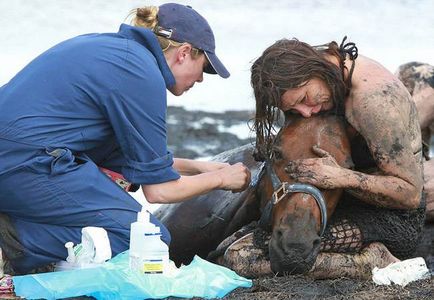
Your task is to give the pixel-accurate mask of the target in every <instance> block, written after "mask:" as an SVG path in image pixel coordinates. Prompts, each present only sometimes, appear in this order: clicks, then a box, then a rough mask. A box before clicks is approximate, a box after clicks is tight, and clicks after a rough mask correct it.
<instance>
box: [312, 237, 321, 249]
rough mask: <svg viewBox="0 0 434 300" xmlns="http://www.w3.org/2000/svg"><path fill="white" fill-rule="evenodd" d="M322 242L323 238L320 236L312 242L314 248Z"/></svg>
mask: <svg viewBox="0 0 434 300" xmlns="http://www.w3.org/2000/svg"><path fill="white" fill-rule="evenodd" d="M320 244H321V239H320V238H317V239H314V240H313V243H312V245H313V249H316V248H317V247H319V245H320Z"/></svg>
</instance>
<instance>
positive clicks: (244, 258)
mask: <svg viewBox="0 0 434 300" xmlns="http://www.w3.org/2000/svg"><path fill="white" fill-rule="evenodd" d="M217 263H218V264H220V265H223V266H225V267H228V268H229V269H232V270H234V271H235V272H236V273H238V274H239V275H241V276H244V277H248V278H256V277H260V276H266V275H272V274H273V272H272V271H271V267H270V261H269V260H268V259H267V257H266V254H265V253H264V250H263V249H260V248H258V247H256V246H255V245H254V241H253V233H249V234H247V235H245V236H243V237H242V238H240V239H238V240H236V241H235V242H234V243H232V244H231V245H230V246H229V247H228V248H227V249H226V252H225V254H224V255H223V256H220V257H219V258H218V259H217Z"/></svg>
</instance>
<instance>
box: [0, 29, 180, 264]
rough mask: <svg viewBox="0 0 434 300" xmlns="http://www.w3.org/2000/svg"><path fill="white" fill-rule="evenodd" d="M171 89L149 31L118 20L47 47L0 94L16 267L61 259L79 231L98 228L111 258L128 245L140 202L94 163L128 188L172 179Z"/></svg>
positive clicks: (2, 159)
mask: <svg viewBox="0 0 434 300" xmlns="http://www.w3.org/2000/svg"><path fill="white" fill-rule="evenodd" d="M174 84H175V79H174V77H173V74H172V73H171V71H170V69H169V67H168V65H167V63H166V60H165V58H164V55H163V52H162V50H161V48H160V46H159V44H158V41H157V39H156V38H155V36H154V34H153V33H152V32H151V31H150V30H148V29H145V28H138V27H133V26H129V25H126V24H122V25H121V27H120V30H119V32H118V33H106V34H88V35H82V36H78V37H75V38H72V39H70V40H67V41H64V42H62V43H60V44H58V45H56V46H54V47H53V48H51V49H49V50H47V51H46V52H44V53H42V54H41V55H40V56H38V57H37V58H36V59H34V60H33V61H32V62H31V63H30V64H28V65H27V66H26V67H25V68H24V69H23V70H22V71H20V72H19V73H18V74H17V75H16V76H15V77H14V78H12V79H11V81H10V82H8V83H7V84H6V85H4V86H2V87H1V88H0V211H1V212H4V213H6V214H7V215H9V216H10V218H11V220H12V223H13V225H14V226H15V229H16V231H17V233H18V237H19V241H20V242H21V244H22V245H23V247H24V256H23V257H21V258H19V259H16V260H15V261H11V264H12V266H13V267H14V268H15V270H17V271H19V272H26V271H28V270H30V269H33V268H35V267H39V266H42V265H45V264H47V263H51V262H55V261H58V260H61V259H65V258H66V256H67V251H66V249H65V247H64V244H65V242H68V241H73V242H74V243H78V242H80V239H81V229H82V228H83V227H85V226H99V227H103V228H105V229H106V230H107V231H108V235H109V239H110V243H111V246H112V251H113V254H114V255H115V254H117V253H119V252H122V251H124V250H126V249H128V246H129V233H130V224H131V223H132V222H134V221H136V219H137V212H138V211H140V210H141V205H140V204H139V203H137V202H136V201H135V200H134V198H132V197H131V196H130V195H129V194H128V193H127V192H125V191H124V190H122V189H121V188H120V187H118V186H117V185H116V184H115V183H113V182H112V181H111V180H110V179H109V178H108V177H107V176H106V175H105V174H103V173H102V172H101V171H99V169H98V166H102V167H105V168H107V169H111V170H113V171H116V172H118V173H121V174H123V176H124V177H125V178H126V179H127V180H128V181H130V182H132V183H135V184H155V183H162V182H167V181H170V180H176V179H178V178H179V174H178V173H177V172H176V170H174V169H173V168H172V165H173V156H172V154H171V153H170V152H169V151H168V150H167V144H166V121H165V120H166V105H167V103H166V102H167V101H166V88H167V87H170V86H172V85H174ZM153 222H154V223H155V224H157V225H159V226H160V227H161V229H162V232H163V240H164V241H165V242H166V243H169V242H170V235H169V233H168V231H167V229H166V228H165V227H164V226H163V225H162V224H160V223H159V222H158V221H157V220H156V219H155V218H153ZM0 247H1V245H0Z"/></svg>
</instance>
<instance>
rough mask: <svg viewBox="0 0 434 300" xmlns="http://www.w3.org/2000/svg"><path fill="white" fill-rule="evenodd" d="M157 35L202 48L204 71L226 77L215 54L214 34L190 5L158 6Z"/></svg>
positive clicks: (225, 72) (224, 69) (227, 73)
mask: <svg viewBox="0 0 434 300" xmlns="http://www.w3.org/2000/svg"><path fill="white" fill-rule="evenodd" d="M157 17H158V26H157V27H156V28H155V29H154V31H155V33H156V34H157V35H160V36H163V37H165V38H168V39H171V40H173V41H176V42H180V43H184V42H186V43H189V44H191V45H192V46H193V47H195V48H197V49H200V50H202V51H203V52H204V53H205V56H206V58H207V59H208V62H209V64H208V66H207V67H206V68H205V69H204V72H206V73H209V74H219V75H220V76H221V77H223V78H228V77H229V76H230V73H229V72H228V70H227V69H226V68H225V66H224V65H223V63H222V62H221V61H220V59H219V58H218V57H217V55H216V54H215V40H214V34H213V32H212V30H211V27H210V26H209V24H208V22H207V21H206V20H205V18H204V17H202V16H201V15H200V14H199V13H198V12H197V11H195V10H194V9H193V8H192V7H191V6H186V5H182V4H177V3H166V4H163V5H160V6H159V9H158V15H157Z"/></svg>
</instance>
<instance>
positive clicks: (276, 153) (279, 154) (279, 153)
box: [273, 147, 283, 160]
mask: <svg viewBox="0 0 434 300" xmlns="http://www.w3.org/2000/svg"><path fill="white" fill-rule="evenodd" d="M273 156H274V159H276V160H278V159H282V158H283V155H282V151H281V150H280V149H279V148H276V147H274V148H273Z"/></svg>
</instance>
